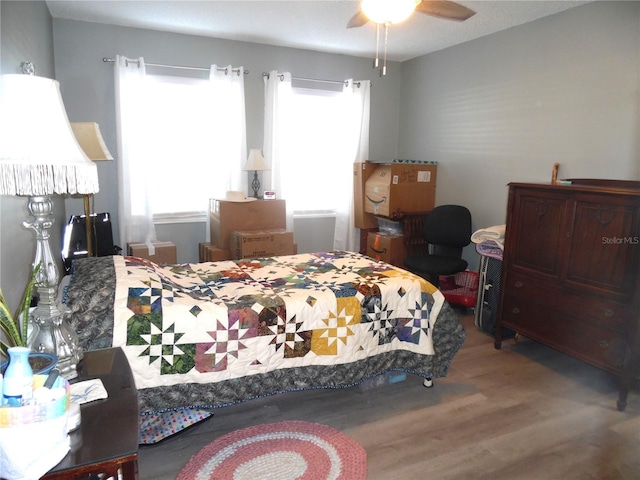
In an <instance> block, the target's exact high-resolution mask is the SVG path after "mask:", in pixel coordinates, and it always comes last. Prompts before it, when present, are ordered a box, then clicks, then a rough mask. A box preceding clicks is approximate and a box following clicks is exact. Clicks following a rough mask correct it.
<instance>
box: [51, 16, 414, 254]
mask: <svg viewBox="0 0 640 480" xmlns="http://www.w3.org/2000/svg"><path fill="white" fill-rule="evenodd" d="M150 8H153V7H150ZM53 29H54V43H55V65H56V73H57V78H58V80H59V81H60V85H61V88H62V92H63V95H64V98H65V104H66V107H67V112H68V114H69V118H70V120H71V121H95V122H98V123H99V124H100V129H101V131H102V133H103V135H104V137H105V142H106V143H107V146H108V147H109V150H110V151H111V153H112V154H114V155H115V153H116V131H115V109H114V91H113V64H111V63H103V61H102V59H103V57H110V58H113V57H115V55H116V54H121V55H126V56H128V57H138V56H143V57H144V58H145V60H146V61H147V62H152V63H161V64H170V65H190V66H209V65H210V64H212V63H216V64H218V65H227V64H232V65H234V66H239V65H242V66H243V67H244V68H245V69H248V70H249V74H248V75H246V77H245V91H246V117H247V147H248V148H261V147H262V140H263V116H264V94H263V89H264V86H263V79H262V73H263V72H268V71H270V70H274V69H277V70H279V71H290V72H291V73H292V74H293V76H294V77H309V78H319V79H334V80H344V79H347V78H354V79H358V80H366V79H371V80H372V82H373V89H372V91H373V93H372V99H371V147H370V154H371V159H372V160H374V161H389V160H391V159H393V158H395V157H396V147H397V140H398V138H397V129H398V116H399V108H400V102H399V99H400V80H401V77H400V65H399V64H397V63H392V64H391V65H390V66H389V70H388V74H387V77H385V78H384V79H383V80H382V79H380V78H379V77H378V75H377V70H374V69H372V68H371V60H370V59H367V58H357V57H350V56H345V55H334V54H325V53H318V52H312V51H306V50H298V49H291V48H281V47H272V46H267V45H258V44H254V43H246V42H236V41H229V40H220V39H213V38H207V37H199V36H192V35H180V34H174V33H163V32H158V31H152V30H142V29H136V28H127V27H117V26H109V25H101V24H94V23H87V22H78V21H72V20H60V19H54V20H53ZM67 100H68V101H67ZM116 162H117V159H116ZM176 162H179V159H176ZM164 168H166V169H167V174H170V172H171V169H172V168H176V167H175V166H173V165H166V166H164ZM314 168H318V169H319V168H322V165H315V166H314ZM98 174H99V176H100V192H99V193H98V194H96V195H95V211H97V212H103V211H106V212H111V213H112V215H113V216H114V222H115V223H116V225H114V227H115V236H116V238H117V234H118V231H117V177H116V163H115V162H99V163H98ZM82 211H83V209H82V204H81V203H80V201H79V200H67V213H68V214H70V215H71V214H73V213H82ZM297 230H298V231H296V241H297V242H298V246H299V248H301V251H303V250H305V245H308V248H309V249H311V248H313V245H312V244H311V243H308V242H307V240H308V241H309V242H312V241H313V240H314V237H313V236H311V235H309V236H308V237H307V235H306V233H307V231H308V230H307V229H304V228H298V229H297ZM205 231H206V230H205V228H204V225H203V224H177V225H172V226H169V225H162V226H160V227H159V228H158V229H157V233H158V238H159V240H165V241H173V242H174V243H176V245H177V247H178V261H179V262H187V261H197V259H198V250H197V245H198V243H199V242H203V241H204V240H205V238H204V234H205ZM325 231H326V233H328V234H329V235H328V239H329V241H330V243H329V244H328V246H326V247H325V249H330V248H332V246H333V244H332V243H333V242H332V240H333V234H332V232H331V230H330V229H325ZM121 246H122V245H121Z"/></svg>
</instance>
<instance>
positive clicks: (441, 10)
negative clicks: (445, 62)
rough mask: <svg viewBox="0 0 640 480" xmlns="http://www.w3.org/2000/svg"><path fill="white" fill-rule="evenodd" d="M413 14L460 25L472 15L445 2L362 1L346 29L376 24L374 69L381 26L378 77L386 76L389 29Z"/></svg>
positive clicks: (469, 10)
mask: <svg viewBox="0 0 640 480" xmlns="http://www.w3.org/2000/svg"><path fill="white" fill-rule="evenodd" d="M414 11H416V12H419V13H424V14H425V15H431V16H433V17H438V18H443V19H446V20H457V21H459V22H463V21H465V20H467V19H469V18H471V17H472V16H474V15H475V14H476V12H474V11H473V10H471V9H470V8H467V7H465V6H464V5H460V4H459V3H456V2H451V1H448V0H362V2H361V3H360V11H358V12H357V13H356V14H355V15H354V16H353V17H351V19H350V20H349V23H347V28H356V27H362V26H363V25H365V24H367V23H368V22H370V21H371V22H374V23H375V24H376V27H377V28H376V30H377V31H376V59H375V62H374V67H375V68H378V63H379V60H378V56H379V55H378V51H379V39H380V26H381V25H382V26H383V27H384V64H383V66H382V69H381V70H380V75H381V76H383V75H386V73H387V39H388V35H389V26H390V25H393V24H396V23H400V22H402V21H404V20H406V19H407V18H409V16H411V14H412V13H413V12H414Z"/></svg>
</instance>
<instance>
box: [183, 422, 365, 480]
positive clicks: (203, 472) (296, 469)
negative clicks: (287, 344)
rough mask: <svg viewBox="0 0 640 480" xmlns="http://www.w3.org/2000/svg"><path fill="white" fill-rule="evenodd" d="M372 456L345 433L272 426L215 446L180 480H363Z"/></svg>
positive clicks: (317, 427) (185, 470) (192, 463)
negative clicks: (369, 458)
mask: <svg viewBox="0 0 640 480" xmlns="http://www.w3.org/2000/svg"><path fill="white" fill-rule="evenodd" d="M366 477H367V452H365V450H364V448H362V446H361V445H360V444H358V443H357V442H356V441H355V440H353V439H352V438H350V437H348V436H347V435H345V434H344V433H342V432H340V431H338V430H336V429H334V428H331V427H328V426H326V425H321V424H319V423H309V422H302V421H287V422H278V423H268V424H263V425H256V426H253V427H248V428H244V429H242V430H236V431H235V432H231V433H228V434H226V435H223V436H222V437H220V438H218V439H216V440H214V441H213V442H211V443H210V444H209V445H207V446H206V447H204V448H203V449H202V450H200V451H199V452H198V453H196V454H195V455H194V456H193V457H191V459H190V460H189V461H188V462H187V464H186V465H185V466H184V467H182V470H180V473H178V476H177V477H176V480H196V479H197V480H212V479H216V480H218V479H220V480H223V479H233V480H294V479H300V480H329V479H331V480H337V479H343V480H358V479H363V480H364V479H366Z"/></svg>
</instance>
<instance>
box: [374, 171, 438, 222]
mask: <svg viewBox="0 0 640 480" xmlns="http://www.w3.org/2000/svg"><path fill="white" fill-rule="evenodd" d="M437 168H438V166H437V165H433V164H399V163H394V164H379V165H378V166H376V168H375V170H374V171H373V172H372V173H371V175H370V176H369V178H368V179H367V181H366V185H365V200H364V211H365V212H368V213H372V214H374V215H379V216H382V217H393V216H394V215H396V214H406V213H426V212H429V211H430V210H432V209H433V207H434V206H435V204H436V173H437Z"/></svg>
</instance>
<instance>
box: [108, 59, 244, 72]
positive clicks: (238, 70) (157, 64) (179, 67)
mask: <svg viewBox="0 0 640 480" xmlns="http://www.w3.org/2000/svg"><path fill="white" fill-rule="evenodd" d="M127 60H128V61H131V62H133V61H135V62H136V63H138V60H129V59H127ZM102 61H103V62H109V63H113V62H115V59H114V58H106V57H105V58H103V59H102ZM144 64H145V65H147V66H149V67H163V68H176V69H179V70H199V71H203V72H208V71H209V70H211V68H207V67H188V66H183V65H165V64H163V63H147V62H145V63H144ZM231 70H232V71H233V72H235V73H237V74H238V75H240V69H239V68H233V69H231ZM218 71H219V72H226V71H227V69H226V68H222V67H218ZM242 73H244V74H245V75H247V74H248V73H249V70H244V72H242Z"/></svg>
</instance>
